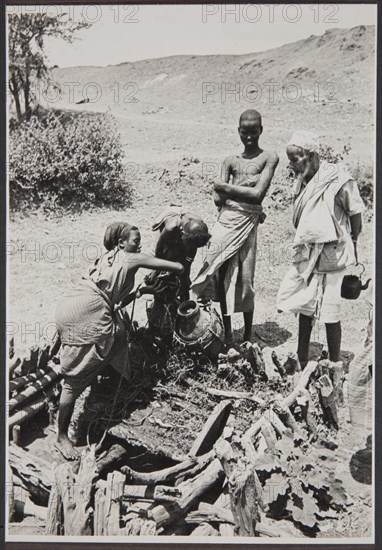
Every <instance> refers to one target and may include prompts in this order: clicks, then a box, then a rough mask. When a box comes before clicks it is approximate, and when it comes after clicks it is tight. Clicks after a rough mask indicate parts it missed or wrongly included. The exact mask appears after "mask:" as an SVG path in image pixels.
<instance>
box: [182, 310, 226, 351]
mask: <svg viewBox="0 0 382 550" xmlns="http://www.w3.org/2000/svg"><path fill="white" fill-rule="evenodd" d="M174 337H175V340H176V341H177V342H178V343H179V344H181V345H182V346H184V347H185V348H186V349H187V350H188V351H198V352H203V353H205V354H206V355H207V356H209V357H210V358H213V357H216V356H217V355H218V354H219V352H220V351H221V350H222V348H223V345H224V327H223V322H222V320H221V318H220V315H219V314H218V312H217V311H216V309H215V308H214V307H212V306H211V305H210V304H203V305H202V304H198V303H197V302H195V301H194V300H187V301H186V302H182V303H181V304H180V306H179V307H178V310H177V315H176V319H175V335H174Z"/></svg>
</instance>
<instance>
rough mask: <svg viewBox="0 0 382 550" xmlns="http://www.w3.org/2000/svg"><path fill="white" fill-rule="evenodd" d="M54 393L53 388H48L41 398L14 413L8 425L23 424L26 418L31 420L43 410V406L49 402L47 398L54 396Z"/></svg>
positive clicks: (10, 426)
mask: <svg viewBox="0 0 382 550" xmlns="http://www.w3.org/2000/svg"><path fill="white" fill-rule="evenodd" d="M52 394H53V390H52V389H50V391H49V390H48V391H47V392H46V395H45V396H43V397H42V398H41V399H38V400H36V401H34V402H33V403H30V404H29V405H25V406H24V408H23V409H21V410H20V411H17V412H15V413H14V414H12V415H11V416H10V417H9V419H8V427H9V428H12V427H13V426H15V425H16V424H22V423H23V422H25V421H26V420H30V419H31V418H32V417H33V416H35V415H36V414H37V413H38V412H40V411H41V410H43V408H44V407H45V406H46V404H47V400H48V399H49V397H51V396H52Z"/></svg>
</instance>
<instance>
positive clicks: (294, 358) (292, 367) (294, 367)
mask: <svg viewBox="0 0 382 550" xmlns="http://www.w3.org/2000/svg"><path fill="white" fill-rule="evenodd" d="M283 367H284V370H285V373H286V374H287V375H288V376H291V375H293V374H295V373H296V372H301V365H300V361H299V359H298V355H297V353H295V352H289V353H288V356H287V359H286V361H285V363H284V365H283Z"/></svg>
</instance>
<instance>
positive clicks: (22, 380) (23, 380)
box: [9, 369, 54, 392]
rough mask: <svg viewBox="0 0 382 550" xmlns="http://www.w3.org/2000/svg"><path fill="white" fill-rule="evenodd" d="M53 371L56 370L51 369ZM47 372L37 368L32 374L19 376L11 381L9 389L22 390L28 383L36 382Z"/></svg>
mask: <svg viewBox="0 0 382 550" xmlns="http://www.w3.org/2000/svg"><path fill="white" fill-rule="evenodd" d="M50 370H51V369H50ZM51 372H54V371H52V370H51ZM45 374H46V371H45V370H43V369H37V370H36V372H32V373H31V374H25V375H24V376H19V377H18V378H14V379H13V380H11V381H10V382H9V391H10V392H14V391H20V390H21V389H22V388H24V387H25V386H26V385H27V384H30V383H31V382H35V381H36V380H39V379H40V378H42V377H43V376H44V375H45Z"/></svg>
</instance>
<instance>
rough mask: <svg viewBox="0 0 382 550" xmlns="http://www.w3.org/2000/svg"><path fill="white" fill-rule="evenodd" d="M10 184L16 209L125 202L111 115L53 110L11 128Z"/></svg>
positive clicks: (120, 153)
mask: <svg viewBox="0 0 382 550" xmlns="http://www.w3.org/2000/svg"><path fill="white" fill-rule="evenodd" d="M9 137H10V139H9V142H10V143H9V188H10V206H11V209H12V210H25V209H26V208H28V209H30V208H31V207H32V208H33V207H34V206H41V207H43V208H45V209H52V208H55V207H56V206H59V207H89V206H92V205H93V206H94V205H97V206H102V205H112V206H123V205H125V204H126V203H128V202H129V198H130V191H129V188H128V186H127V184H126V182H125V168H124V165H123V158H124V154H123V150H122V145H121V142H120V138H119V134H118V132H117V130H116V126H115V121H114V119H113V117H112V116H111V115H110V114H94V113H93V114H89V113H79V114H77V113H72V114H70V115H69V116H68V113H66V114H65V117H63V116H62V115H61V116H58V115H57V114H56V113H54V112H53V111H50V112H49V113H48V114H47V115H46V116H44V118H41V117H37V116H33V117H32V118H31V119H30V120H29V121H24V122H22V123H21V124H20V125H16V126H15V125H13V126H11V127H10V134H9Z"/></svg>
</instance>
